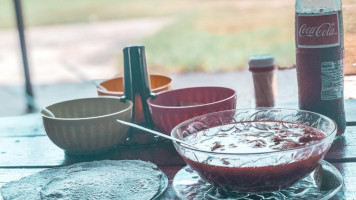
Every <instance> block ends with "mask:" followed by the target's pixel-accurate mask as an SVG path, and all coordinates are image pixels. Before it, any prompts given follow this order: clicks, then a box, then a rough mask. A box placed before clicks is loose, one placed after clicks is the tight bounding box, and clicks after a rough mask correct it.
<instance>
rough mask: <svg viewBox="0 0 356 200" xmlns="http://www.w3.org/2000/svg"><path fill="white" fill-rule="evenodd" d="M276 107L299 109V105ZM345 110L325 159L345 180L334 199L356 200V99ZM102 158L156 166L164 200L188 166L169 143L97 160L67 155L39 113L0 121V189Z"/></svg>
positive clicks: (172, 196) (120, 150)
mask: <svg viewBox="0 0 356 200" xmlns="http://www.w3.org/2000/svg"><path fill="white" fill-rule="evenodd" d="M277 107H283V108H297V104H296V103H290V104H282V105H277ZM345 109H346V120H347V128H346V132H345V134H344V136H342V137H337V138H336V139H335V141H334V143H333V145H332V146H331V148H330V150H329V152H328V153H327V155H326V156H325V160H326V161H328V162H330V163H332V164H333V165H334V166H335V167H336V168H337V169H338V170H339V171H340V172H341V174H342V175H343V177H344V184H343V187H342V188H341V190H340V191H339V192H338V193H337V194H336V195H335V196H334V197H333V198H332V199H335V200H336V199H355V198H356V184H355V183H356V173H354V172H355V171H356V100H346V101H345ZM102 159H112V160H119V159H141V160H145V161H151V162H153V163H155V164H157V165H158V166H159V168H160V169H161V170H162V171H163V172H164V173H165V174H166V175H167V176H168V178H169V182H170V184H169V187H168V189H167V191H166V192H165V193H164V194H163V195H162V196H161V199H177V197H176V195H175V193H174V191H173V189H172V186H171V185H172V184H171V183H172V179H173V177H174V175H175V174H176V173H177V172H178V171H179V170H180V169H181V168H182V167H183V166H185V163H184V162H183V160H182V159H181V158H180V157H179V155H178V154H177V153H176V151H175V149H174V147H173V146H172V144H171V143H170V141H164V142H160V143H158V144H153V145H146V146H140V147H131V148H127V147H118V148H117V149H115V150H113V151H111V152H108V153H106V154H103V155H99V156H95V157H88V156H86V157H83V156H81V157H73V156H68V155H66V154H65V153H64V152H63V150H61V149H60V148H58V147H57V146H56V145H54V144H53V143H52V142H51V141H50V140H49V138H48V137H47V136H46V133H45V130H44V128H43V125H42V119H41V116H40V115H39V114H28V115H22V116H16V117H3V118H0V186H2V185H3V184H5V183H6V182H9V181H13V180H18V179H20V178H21V177H24V176H27V175H30V174H33V173H36V172H38V171H41V170H44V169H48V168H52V167H58V166H64V165H70V164H73V163H78V162H85V161H92V160H102ZM0 199H1V198H0Z"/></svg>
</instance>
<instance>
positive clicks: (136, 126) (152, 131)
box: [116, 119, 196, 149]
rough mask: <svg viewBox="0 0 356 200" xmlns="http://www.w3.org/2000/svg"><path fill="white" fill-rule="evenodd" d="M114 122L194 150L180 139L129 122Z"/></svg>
mask: <svg viewBox="0 0 356 200" xmlns="http://www.w3.org/2000/svg"><path fill="white" fill-rule="evenodd" d="M116 121H117V122H119V123H121V124H125V125H127V126H131V127H134V128H137V129H140V130H143V131H146V132H149V133H152V134H155V135H158V136H161V137H164V138H166V139H169V140H172V141H175V142H177V143H180V144H181V145H183V146H187V147H189V148H193V149H196V147H194V146H193V145H191V144H189V143H187V142H184V141H183V140H180V139H177V138H174V137H171V136H168V135H166V134H163V133H160V132H158V131H154V130H151V129H148V128H145V127H142V126H139V125H137V124H134V123H130V122H126V121H122V120H119V119H117V120H116Z"/></svg>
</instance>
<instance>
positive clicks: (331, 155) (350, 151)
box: [325, 126, 356, 162]
mask: <svg viewBox="0 0 356 200" xmlns="http://www.w3.org/2000/svg"><path fill="white" fill-rule="evenodd" d="M355 149H356V126H348V127H347V128H346V132H345V133H344V135H343V136H339V137H337V138H336V139H335V140H334V142H333V144H332V145H331V147H330V149H329V152H328V153H327V154H326V156H325V160H327V161H329V162H356V151H355Z"/></svg>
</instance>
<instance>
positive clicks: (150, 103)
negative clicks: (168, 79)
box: [147, 86, 237, 118]
mask: <svg viewBox="0 0 356 200" xmlns="http://www.w3.org/2000/svg"><path fill="white" fill-rule="evenodd" d="M200 88H214V89H217V88H219V89H224V90H230V91H232V92H233V94H232V95H230V96H229V97H227V98H225V99H221V100H219V101H214V102H210V103H204V104H198V105H192V106H162V105H158V104H154V103H153V101H154V99H153V98H149V99H147V104H148V105H149V106H150V107H156V108H164V109H185V108H200V107H205V106H210V105H213V104H217V103H221V102H224V101H228V100H230V99H233V98H237V92H236V90H234V89H232V88H228V87H219V86H199V87H187V88H180V89H174V90H168V91H163V92H160V93H158V94H157V97H158V96H159V95H161V94H165V93H170V92H175V91H180V90H187V89H200ZM157 97H156V98H157ZM208 114H209V113H208ZM194 118H195V117H194Z"/></svg>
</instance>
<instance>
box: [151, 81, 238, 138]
mask: <svg viewBox="0 0 356 200" xmlns="http://www.w3.org/2000/svg"><path fill="white" fill-rule="evenodd" d="M147 103H148V106H149V109H150V112H151V116H152V120H153V123H154V125H155V126H156V128H157V129H158V130H160V131H162V132H164V133H166V134H167V135H169V134H170V132H171V130H172V129H173V128H174V127H175V126H176V125H178V124H179V123H181V122H183V121H185V120H188V119H190V118H193V117H196V116H199V115H203V114H207V113H211V112H216V111H222V110H231V109H235V108H236V92H235V90H233V89H230V88H224V87H194V88H183V89H177V90H171V91H165V92H161V93H159V94H157V97H156V98H155V99H152V98H150V99H148V100H147Z"/></svg>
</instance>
